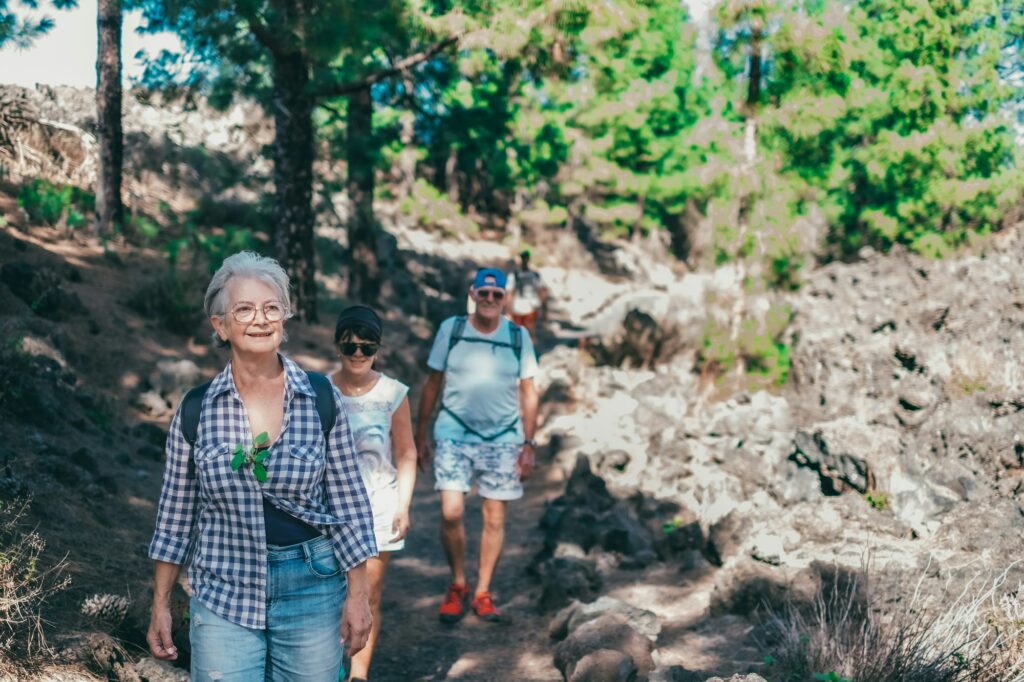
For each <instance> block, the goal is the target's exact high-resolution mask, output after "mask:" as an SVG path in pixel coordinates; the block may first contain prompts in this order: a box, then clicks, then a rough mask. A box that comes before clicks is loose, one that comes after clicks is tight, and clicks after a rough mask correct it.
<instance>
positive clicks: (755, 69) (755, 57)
mask: <svg viewBox="0 0 1024 682" xmlns="http://www.w3.org/2000/svg"><path fill="white" fill-rule="evenodd" d="M750 34H751V35H750V74H749V76H750V79H749V80H748V81H747V101H746V103H745V104H746V106H745V109H746V122H745V125H744V131H743V155H744V156H745V157H746V161H747V163H748V164H752V163H753V162H754V161H755V160H756V159H757V105H758V103H759V101H760V99H761V67H762V65H761V39H762V34H763V31H762V29H761V26H760V24H759V23H755V24H754V25H753V26H752V27H751V30H750Z"/></svg>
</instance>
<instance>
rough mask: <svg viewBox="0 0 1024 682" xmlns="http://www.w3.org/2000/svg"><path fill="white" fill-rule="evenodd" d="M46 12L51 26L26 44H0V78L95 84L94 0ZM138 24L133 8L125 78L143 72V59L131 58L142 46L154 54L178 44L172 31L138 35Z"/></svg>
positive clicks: (25, 82)
mask: <svg viewBox="0 0 1024 682" xmlns="http://www.w3.org/2000/svg"><path fill="white" fill-rule="evenodd" d="M25 14H28V13H27V12H26V13H25ZM45 14H48V15H49V16H50V17H52V18H53V19H54V26H53V30H51V31H50V32H49V33H48V34H46V35H44V36H42V37H41V38H39V39H38V40H36V42H35V43H34V44H33V45H32V47H31V48H30V49H28V50H18V49H16V48H14V47H6V48H4V49H0V83H14V84H17V85H24V86H29V87H30V86H33V85H35V84H36V83H44V84H46V85H75V86H88V87H95V85H96V0H79V3H78V7H76V8H74V9H70V10H65V11H57V10H54V9H53V8H49V9H48V10H47V11H46V12H45ZM138 25H139V14H138V13H137V12H131V13H128V14H127V15H125V20H124V38H123V40H124V43H123V54H124V76H125V79H131V78H135V77H138V76H140V75H141V74H142V69H143V65H142V62H141V61H140V60H138V59H136V58H135V53H136V52H138V51H139V50H140V49H145V50H147V51H149V52H151V53H154V54H155V53H157V52H159V51H160V50H162V49H174V48H175V46H177V45H178V44H179V43H178V39H177V38H176V37H175V36H174V35H172V34H165V35H139V34H138V33H136V32H135V29H136V28H137V27H138Z"/></svg>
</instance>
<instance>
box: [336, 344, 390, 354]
mask: <svg viewBox="0 0 1024 682" xmlns="http://www.w3.org/2000/svg"><path fill="white" fill-rule="evenodd" d="M338 348H340V349H341V354H342V355H355V354H356V351H357V350H359V351H362V352H363V355H365V356H366V357H368V358H372V357H373V356H374V355H376V354H377V351H379V350H380V344H379V343H356V342H354V341H342V342H341V343H339V344H338Z"/></svg>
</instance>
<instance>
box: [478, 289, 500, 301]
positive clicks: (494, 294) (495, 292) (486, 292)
mask: <svg viewBox="0 0 1024 682" xmlns="http://www.w3.org/2000/svg"><path fill="white" fill-rule="evenodd" d="M476 295H477V297H479V298H482V299H484V300H485V301H486V300H487V299H489V298H490V299H494V300H495V301H500V300H502V299H503V298H505V292H504V291H502V290H501V289H477V290H476Z"/></svg>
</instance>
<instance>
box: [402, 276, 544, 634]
mask: <svg viewBox="0 0 1024 682" xmlns="http://www.w3.org/2000/svg"><path fill="white" fill-rule="evenodd" d="M505 294H506V279H505V273H503V272H502V271H501V270H496V269H494V268H481V269H480V270H478V271H477V273H476V276H475V277H474V278H473V285H472V288H471V289H470V297H471V298H472V300H473V302H474V304H475V307H474V310H473V312H472V313H471V314H469V315H460V316H456V317H450V318H448V319H447V320H445V321H444V322H442V323H441V326H440V328H439V329H438V331H437V336H436V337H435V338H434V345H433V348H432V349H431V351H430V357H429V358H428V359H427V366H428V367H429V368H430V374H429V376H428V377H427V381H426V383H425V384H424V386H423V392H422V394H421V396H420V405H419V420H418V424H417V430H416V451H417V455H418V457H419V459H420V461H421V463H424V464H425V463H427V462H430V461H431V459H433V464H434V480H435V484H434V489H435V490H439V491H440V492H441V544H442V545H443V546H444V550H445V555H446V556H447V558H448V566H449V568H450V569H451V576H452V580H451V584H450V585H449V586H448V591H447V593H446V595H445V598H444V601H443V602H442V604H441V608H440V610H439V614H438V615H439V617H440V619H441V622H443V623H455V622H457V621H459V620H460V619H461V618H462V617H463V615H465V612H466V610H467V606H468V608H471V609H472V611H473V612H474V613H475V614H476V615H477V617H479V618H480V619H482V620H485V621H492V622H494V621H500V620H502V617H501V613H500V612H499V611H498V609H497V608H495V606H494V601H493V598H492V595H491V591H490V588H491V581H492V579H493V577H494V571H495V568H496V567H497V565H498V558H499V557H500V556H501V549H502V545H503V543H504V540H505V511H506V506H507V504H508V502H509V501H510V500H517V499H519V498H520V497H522V496H523V484H522V481H523V479H525V478H526V477H527V476H529V475H530V473H531V471H533V467H534V459H535V448H536V443H535V441H534V439H533V438H534V432H535V430H536V427H537V406H538V402H539V401H538V396H537V388H536V386H535V385H534V381H533V378H534V376H536V374H537V370H538V367H537V357H536V355H534V351H533V342H532V341H531V339H530V335H529V334H528V333H525V332H524V331H523V328H522V327H520V326H519V325H517V324H515V323H513V322H512V321H511V320H508V319H507V318H505V317H504V315H503V310H504V304H505ZM438 397H440V398H441V409H440V411H439V412H438V415H437V420H436V422H435V424H434V431H433V442H434V446H435V448H436V452H434V454H433V455H432V454H431V448H430V440H431V439H430V431H429V429H430V420H431V416H432V415H433V412H434V407H435V405H436V404H437V400H438ZM474 480H475V481H476V485H477V493H478V494H479V495H480V497H481V498H483V505H482V511H483V530H482V532H481V535H480V557H479V562H478V571H477V583H476V586H475V589H474V590H473V592H472V596H473V598H472V600H470V589H469V586H468V585H467V583H466V574H465V551H466V530H465V527H464V526H463V523H462V518H463V510H464V501H465V495H466V493H468V492H469V491H470V488H471V486H472V483H473V481H474ZM467 602H468V605H467Z"/></svg>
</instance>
